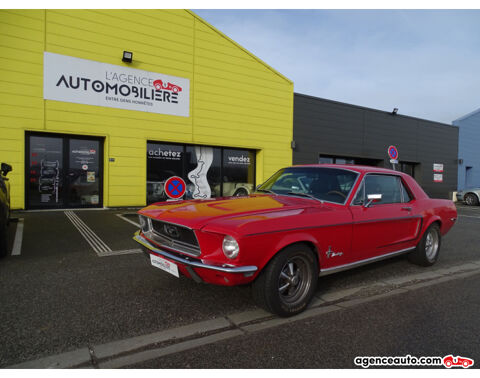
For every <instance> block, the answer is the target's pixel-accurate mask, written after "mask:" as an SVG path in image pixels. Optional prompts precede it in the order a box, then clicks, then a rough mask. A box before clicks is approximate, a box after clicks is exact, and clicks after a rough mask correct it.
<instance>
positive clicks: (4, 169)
mask: <svg viewBox="0 0 480 378" xmlns="http://www.w3.org/2000/svg"><path fill="white" fill-rule="evenodd" d="M0 170H1V171H2V174H3V175H4V176H6V175H7V173H8V172H11V170H12V166H11V165H10V164H7V163H2V167H1V168H0Z"/></svg>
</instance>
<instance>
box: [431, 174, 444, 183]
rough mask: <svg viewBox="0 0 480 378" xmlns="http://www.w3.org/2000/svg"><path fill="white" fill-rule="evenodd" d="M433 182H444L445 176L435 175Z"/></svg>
mask: <svg viewBox="0 0 480 378" xmlns="http://www.w3.org/2000/svg"><path fill="white" fill-rule="evenodd" d="M433 182H443V174H441V173H434V174H433Z"/></svg>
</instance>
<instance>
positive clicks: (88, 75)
mask: <svg viewBox="0 0 480 378" xmlns="http://www.w3.org/2000/svg"><path fill="white" fill-rule="evenodd" d="M43 98H44V99H46V100H55V101H64V102H73V103H76V104H86V105H96V106H106V107H109V108H118V109H128V110H138V111H141V112H149V113H160V114H170V115H175V116H182V117H188V116H189V110H190V80H189V79H185V78H182V77H176V76H169V75H164V74H160V73H156V72H149V71H143V70H137V69H134V68H128V67H122V66H116V65H113V64H107V63H100V62H95V61H93V60H86V59H79V58H74V57H71V56H65V55H59V54H54V53H49V52H45V53H44V60H43Z"/></svg>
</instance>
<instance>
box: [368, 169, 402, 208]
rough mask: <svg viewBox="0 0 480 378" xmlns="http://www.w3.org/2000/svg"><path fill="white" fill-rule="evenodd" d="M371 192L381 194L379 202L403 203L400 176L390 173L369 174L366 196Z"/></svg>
mask: <svg viewBox="0 0 480 378" xmlns="http://www.w3.org/2000/svg"><path fill="white" fill-rule="evenodd" d="M369 194H381V195H382V200H381V201H379V202H377V204H388V203H401V202H402V193H401V191H400V178H399V177H398V176H389V175H367V176H366V178H365V198H367V197H368V195H369Z"/></svg>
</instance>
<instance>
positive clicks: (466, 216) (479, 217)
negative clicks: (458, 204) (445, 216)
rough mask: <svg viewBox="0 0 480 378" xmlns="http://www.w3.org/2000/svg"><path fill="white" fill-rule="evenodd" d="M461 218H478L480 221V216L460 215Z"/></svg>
mask: <svg viewBox="0 0 480 378" xmlns="http://www.w3.org/2000/svg"><path fill="white" fill-rule="evenodd" d="M458 216H459V217H465V218H477V219H480V216H475V215H463V214H458Z"/></svg>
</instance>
